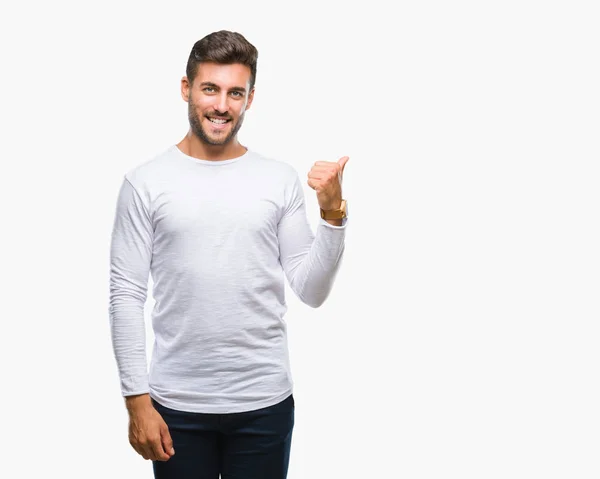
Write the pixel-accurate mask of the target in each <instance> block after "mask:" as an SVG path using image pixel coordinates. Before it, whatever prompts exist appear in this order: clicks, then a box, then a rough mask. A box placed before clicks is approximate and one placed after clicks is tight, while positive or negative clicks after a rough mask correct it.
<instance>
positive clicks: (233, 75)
mask: <svg viewBox="0 0 600 479" xmlns="http://www.w3.org/2000/svg"><path fill="white" fill-rule="evenodd" d="M251 74H252V73H251V71H250V68H249V67H247V66H246V65H242V64H241V63H233V64H231V65H222V64H220V63H213V62H201V63H199V64H198V70H197V72H196V78H195V79H194V83H201V82H211V83H214V84H216V85H219V86H220V87H222V88H231V87H236V86H237V87H243V88H248V86H249V84H250V76H251Z"/></svg>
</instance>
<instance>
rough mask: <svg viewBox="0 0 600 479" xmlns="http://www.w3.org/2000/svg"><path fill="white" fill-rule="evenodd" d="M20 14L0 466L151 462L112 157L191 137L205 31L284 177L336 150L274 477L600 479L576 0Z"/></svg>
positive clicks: (594, 172) (593, 220) (313, 207)
mask: <svg viewBox="0 0 600 479" xmlns="http://www.w3.org/2000/svg"><path fill="white" fill-rule="evenodd" d="M18 5H19V6H18V7H17V6H14V5H13V6H8V5H6V6H3V7H2V11H1V12H0V18H1V20H0V22H1V25H0V26H1V28H0V35H1V37H2V38H1V40H2V41H1V46H0V48H1V50H2V52H1V53H2V56H1V65H2V80H1V81H2V88H1V89H0V96H1V98H0V99H1V105H2V108H1V110H0V111H1V113H0V114H1V122H2V123H1V127H2V130H1V131H2V141H1V152H0V153H1V156H0V158H1V161H2V175H1V179H2V182H1V184H2V188H1V194H2V199H3V201H2V204H3V208H2V210H3V215H2V216H3V222H2V240H1V241H2V248H1V252H2V262H1V265H2V279H3V282H2V283H3V286H2V291H3V293H2V327H3V330H2V336H1V337H2V348H1V349H0V354H1V355H2V357H1V359H2V382H1V383H0V388H1V390H2V394H1V406H2V445H3V446H2V453H1V457H2V473H1V475H2V476H3V477H6V478H9V477H10V478H27V479H29V478H37V477H60V478H61V479H67V478H77V479H80V478H106V477H114V478H149V477H151V465H150V463H149V462H147V461H144V460H143V459H142V458H141V457H140V456H138V455H137V454H136V453H135V451H134V450H133V449H132V448H131V447H130V445H129V443H128V438H127V413H126V410H125V407H124V402H123V399H122V397H121V395H120V389H119V381H118V377H117V369H116V363H115V361H114V358H113V353H112V349H111V344H110V334H109V320H108V273H109V262H108V261H109V244H110V235H111V229H112V222H113V218H114V213H115V205H116V199H117V193H118V189H119V186H120V184H121V181H122V178H123V175H124V174H125V172H126V171H128V170H129V169H131V168H132V167H134V166H136V165H138V164H139V163H141V162H144V161H146V160H147V159H149V158H150V157H152V156H153V155H155V154H157V153H158V152H160V151H162V150H163V149H164V148H166V147H167V146H169V145H171V144H173V143H176V142H178V141H179V140H180V139H181V138H182V137H183V135H184V134H185V132H186V131H187V128H188V123H187V109H186V106H187V105H186V104H185V103H184V102H183V100H182V99H181V97H180V93H179V88H180V79H181V77H182V76H183V75H184V73H185V63H186V61H187V57H188V54H189V51H190V49H191V47H192V45H193V43H194V42H195V41H196V40H198V39H200V38H201V37H203V36H204V35H206V34H208V33H210V32H212V31H215V30H220V29H229V30H234V31H239V32H241V33H242V34H244V35H245V36H246V37H247V38H248V40H250V41H251V42H252V43H253V44H255V46H256V47H257V48H258V50H259V63H258V75H257V84H256V96H255V101H254V104H253V105H252V108H251V109H250V110H249V111H248V114H247V115H246V120H245V123H244V126H243V127H242V130H241V131H240V140H241V142H242V144H244V145H247V146H250V147H252V148H253V149H254V150H256V151H258V152H261V153H263V154H264V155H267V156H271V157H274V158H278V159H282V160H285V161H287V162H289V163H290V164H292V165H293V166H294V167H296V168H297V170H298V172H299V173H300V175H301V176H302V177H305V176H306V174H307V172H308V170H309V169H310V167H311V166H312V164H313V163H314V162H315V161H319V160H327V161H337V160H338V159H339V158H340V157H342V156H344V155H348V156H349V157H350V161H349V162H348V164H347V166H346V172H345V177H344V196H345V197H346V198H348V201H349V210H350V216H351V217H350V222H349V225H348V230H347V246H346V254H345V258H344V262H343V264H342V267H341V269H340V272H339V274H338V277H337V281H336V283H335V286H334V289H333V291H332V293H331V296H330V297H329V299H328V301H327V302H326V303H325V304H324V305H323V306H322V307H321V308H318V309H312V308H310V307H308V306H305V305H303V304H302V303H300V302H299V300H298V299H297V298H296V297H295V296H294V294H293V293H292V292H291V290H289V288H288V290H287V296H288V300H289V312H288V314H287V316H286V321H287V322H288V325H289V345H290V350H291V361H292V363H291V364H292V372H293V375H294V380H295V397H296V406H297V410H296V427H295V430H294V436H293V443H292V454H291V460H290V470H289V478H290V479H308V478H310V479H330V478H335V479H339V478H344V479H346V478H348V479H350V478H360V479H370V478H375V477H377V478H394V479H396V478H398V479H404V478H406V479H445V478H455V477H456V478H460V479H507V478H510V479H517V478H519V479H532V478H543V479H550V478H568V479H572V478H577V479H592V478H594V479H597V478H598V477H600V461H598V450H599V448H600V437H599V433H598V431H599V430H600V417H599V416H600V408H599V407H598V405H599V404H600V397H599V396H600V394H599V393H600V387H599V383H598V376H599V371H598V366H599V364H600V361H599V360H600V348H599V347H598V340H599V335H598V333H599V332H600V327H599V325H598V320H599V318H600V316H599V304H598V290H599V287H600V257H599V245H600V228H599V223H598V218H599V213H600V211H599V208H598V206H599V205H600V202H599V201H600V198H599V191H598V185H599V180H600V178H599V177H598V176H599V175H598V173H599V170H600V169H599V165H598V161H599V144H598V133H599V127H600V116H599V111H600V97H599V89H598V85H600V72H599V67H598V58H599V53H600V52H599V51H598V50H599V48H598V46H599V45H600V35H599V33H598V28H597V27H598V21H599V20H600V19H599V16H598V12H597V11H596V10H594V8H593V7H594V6H595V3H594V2H591V1H590V2H581V1H569V2H567V1H562V2H561V1H556V2H542V1H537V2H534V1H522V0H520V1H504V2H476V1H458V2H442V1H421V2H404V3H399V4H393V3H391V2H389V3H388V2H383V1H369V2H362V3H355V4H352V5H348V4H346V3H342V2H335V3H334V2H325V1H320V2H314V3H307V2H296V3H295V4H289V5H288V4H284V3H281V2H280V3H275V2H273V3H272V4H267V3H264V2H173V3H172V4H170V5H169V6H168V7H167V6H161V7H160V8H159V7H158V6H155V5H153V4H151V3H150V4H147V3H142V2H135V3H131V2H129V3H128V2H118V3H117V2H109V3H107V2H103V3H100V2H98V3H94V4H92V3H87V2H72V3H70V2H64V1H63V2H60V1H58V2H40V1H38V2H28V3H19V4H18ZM305 194H306V201H307V205H308V212H309V215H310V221H311V223H312V225H313V227H314V226H315V225H316V224H317V221H318V207H317V202H316V195H315V193H314V191H313V190H311V189H310V187H308V185H305ZM152 304H153V300H152V298H151V297H150V296H149V298H148V303H147V311H146V312H147V314H148V315H149V313H150V309H151V307H152ZM147 320H148V317H147ZM148 326H149V323H147V339H148V348H149V349H148V355H149V354H150V352H151V351H150V348H151V346H152V340H153V336H152V331H151V330H150V329H149V328H148Z"/></svg>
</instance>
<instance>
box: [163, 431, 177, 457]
mask: <svg viewBox="0 0 600 479" xmlns="http://www.w3.org/2000/svg"><path fill="white" fill-rule="evenodd" d="M160 437H161V440H162V445H163V449H164V450H165V452H166V453H167V454H168V455H169V456H172V455H173V454H175V448H174V447H173V439H171V434H170V433H169V427H168V426H167V425H166V424H165V425H164V426H163V427H162V429H161V431H160Z"/></svg>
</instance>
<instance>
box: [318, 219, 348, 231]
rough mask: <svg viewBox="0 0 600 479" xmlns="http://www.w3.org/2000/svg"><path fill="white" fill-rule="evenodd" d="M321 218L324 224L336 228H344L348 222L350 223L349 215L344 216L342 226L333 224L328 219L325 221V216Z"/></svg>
mask: <svg viewBox="0 0 600 479" xmlns="http://www.w3.org/2000/svg"><path fill="white" fill-rule="evenodd" d="M319 219H320V222H321V224H322V225H325V226H328V227H329V228H335V229H343V228H345V227H346V223H348V217H346V218H342V225H341V226H336V225H332V224H331V223H328V222H327V221H325V220H324V219H323V218H319Z"/></svg>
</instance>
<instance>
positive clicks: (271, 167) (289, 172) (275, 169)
mask: <svg viewBox="0 0 600 479" xmlns="http://www.w3.org/2000/svg"><path fill="white" fill-rule="evenodd" d="M250 154H251V158H252V162H253V167H256V168H259V169H261V170H264V171H265V173H267V174H269V175H270V176H273V177H276V178H277V179H279V180H285V181H286V182H292V183H293V182H295V181H296V178H297V177H298V171H297V170H296V168H294V166H293V165H291V164H290V163H288V162H286V161H284V160H283V159H280V158H274V157H272V156H267V155H263V154H261V153H258V152H256V151H253V150H250Z"/></svg>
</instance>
